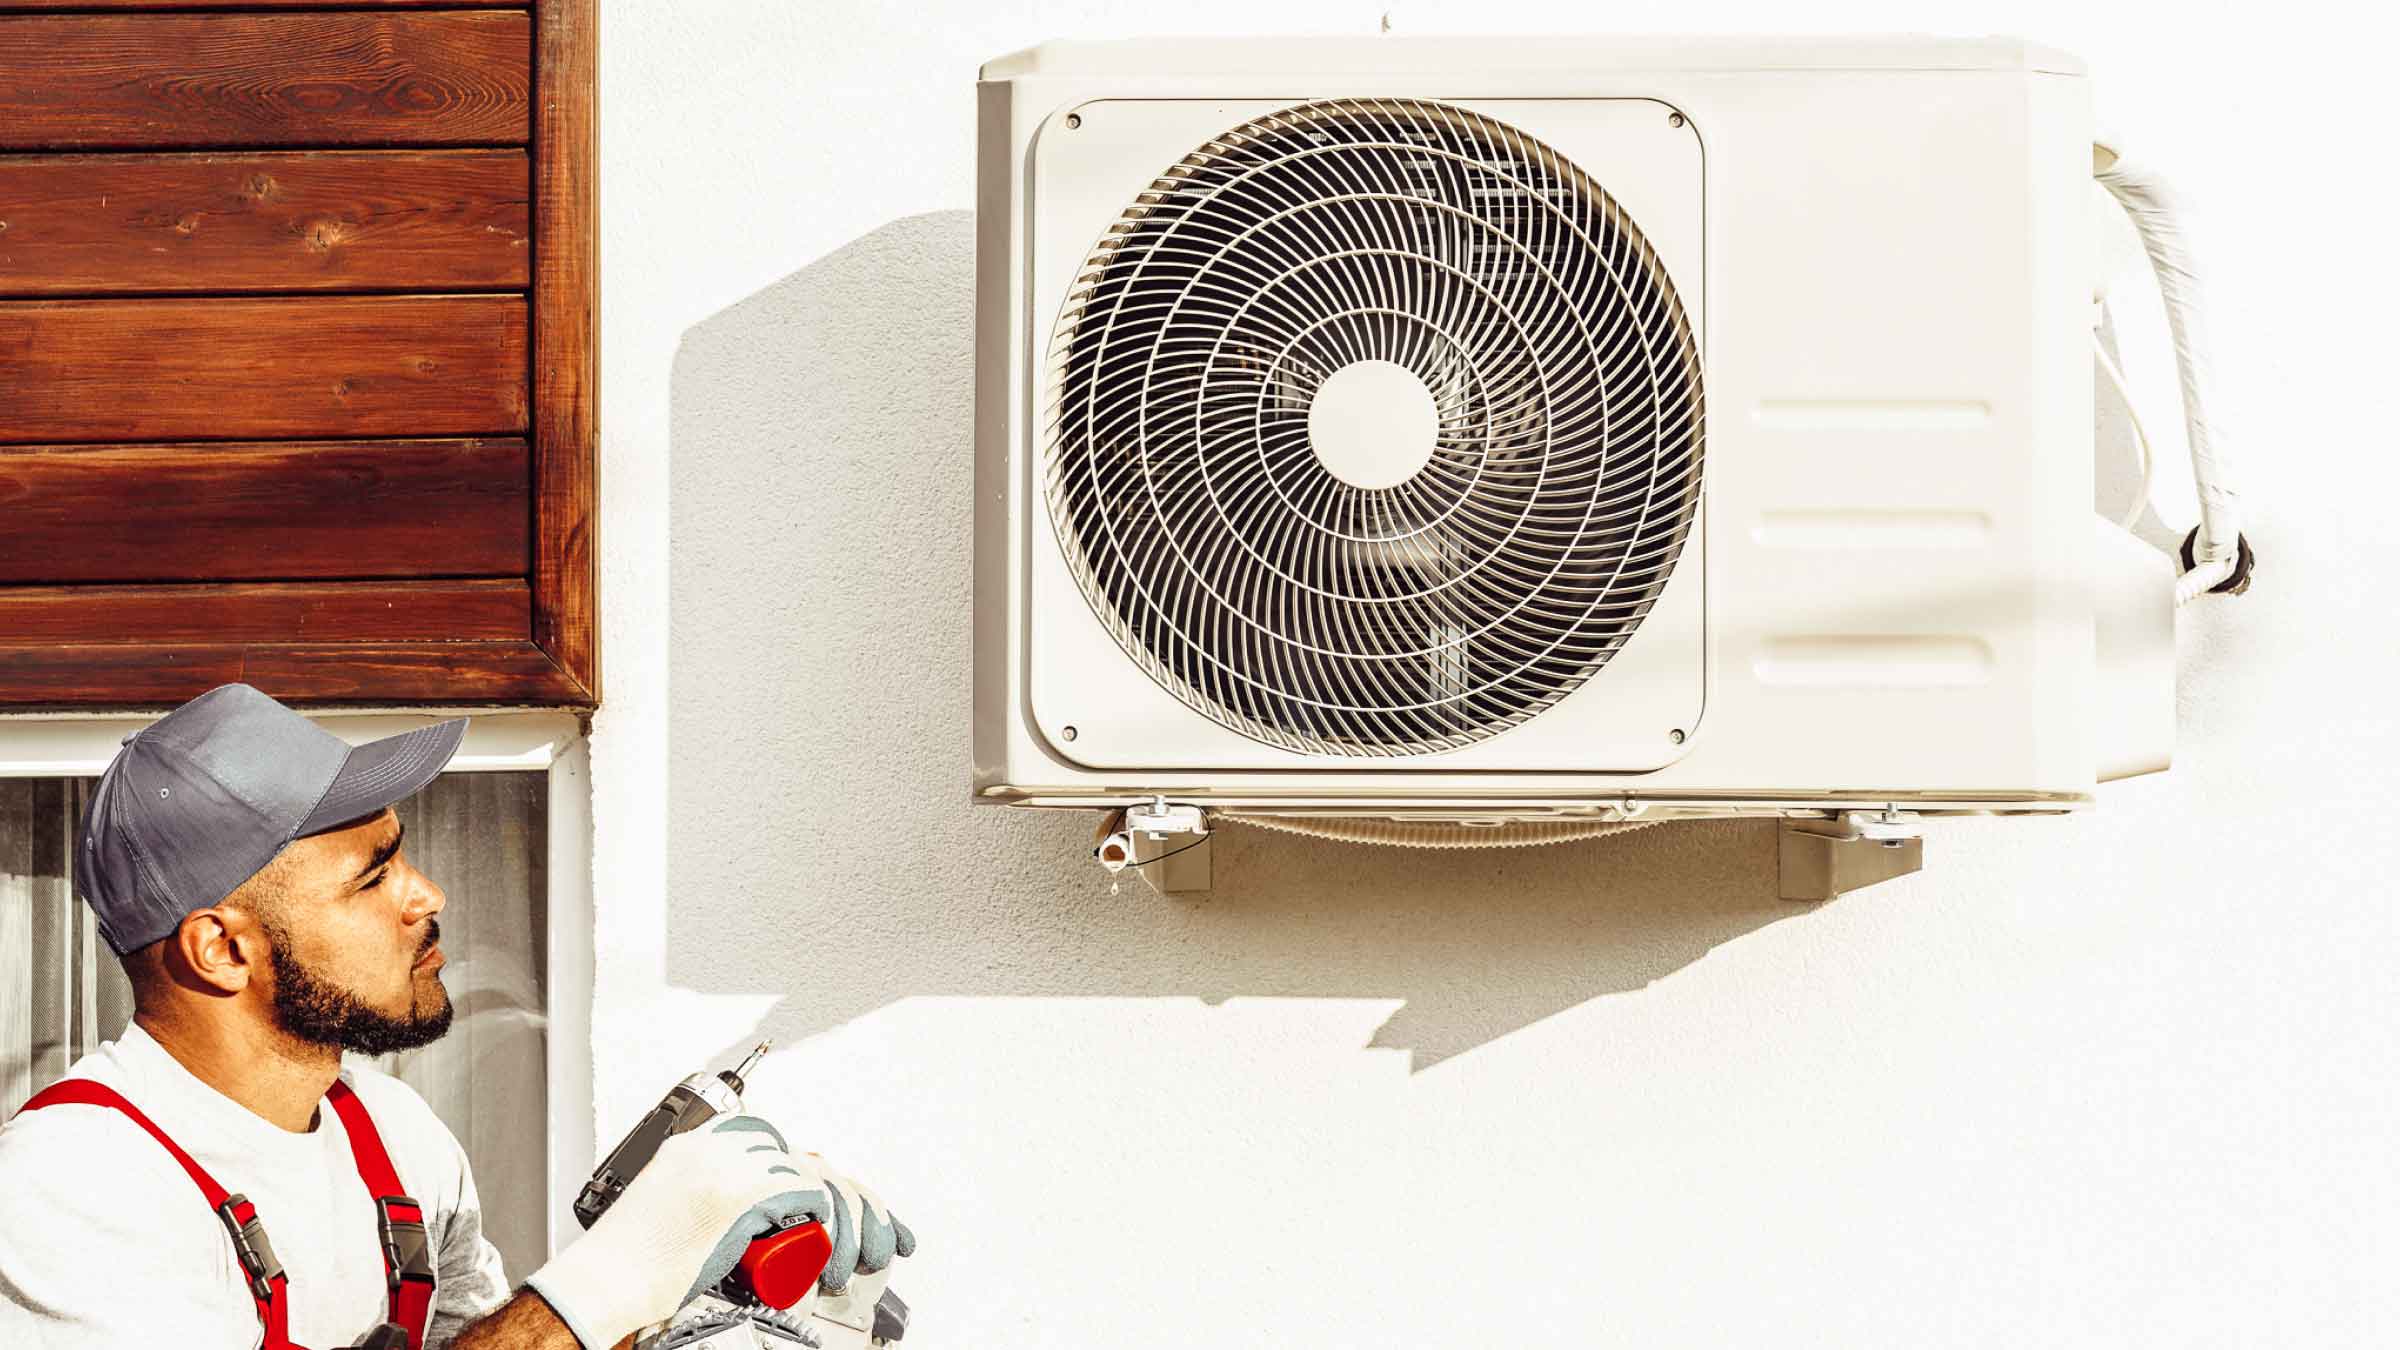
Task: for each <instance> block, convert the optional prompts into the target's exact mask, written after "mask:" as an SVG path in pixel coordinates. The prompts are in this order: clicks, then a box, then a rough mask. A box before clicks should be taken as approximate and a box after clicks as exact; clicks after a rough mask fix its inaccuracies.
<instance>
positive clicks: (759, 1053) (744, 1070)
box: [733, 1040, 775, 1078]
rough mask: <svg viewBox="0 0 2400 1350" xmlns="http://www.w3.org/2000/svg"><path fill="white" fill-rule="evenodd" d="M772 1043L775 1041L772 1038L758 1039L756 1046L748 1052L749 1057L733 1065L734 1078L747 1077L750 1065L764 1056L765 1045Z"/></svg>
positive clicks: (765, 1051) (765, 1052)
mask: <svg viewBox="0 0 2400 1350" xmlns="http://www.w3.org/2000/svg"><path fill="white" fill-rule="evenodd" d="M774 1043H775V1042H774V1041H772V1040H764V1041H760V1042H759V1043H758V1048H757V1049H755V1050H752V1051H751V1052H750V1057H749V1058H748V1059H745V1060H743V1061H742V1062H741V1063H739V1064H736V1065H734V1066H733V1076H734V1077H736V1078H748V1077H749V1076H750V1066H751V1065H753V1064H756V1063H758V1062H759V1061H760V1060H761V1059H764V1058H766V1054H767V1047H768V1046H771V1045H773V1044H774Z"/></svg>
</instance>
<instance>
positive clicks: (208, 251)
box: [0, 150, 532, 295]
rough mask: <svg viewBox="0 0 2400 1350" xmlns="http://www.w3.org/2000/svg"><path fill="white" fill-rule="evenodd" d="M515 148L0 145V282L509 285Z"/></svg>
mask: <svg viewBox="0 0 2400 1350" xmlns="http://www.w3.org/2000/svg"><path fill="white" fill-rule="evenodd" d="M528 175H529V169H528V166H527V161H526V157H525V152H524V151H522V150H420V151H375V150H351V151H331V152H323V153H311V152H290V151H286V152H280V153H263V154H213V155H212V154H201V155H10V156H0V295H109V294H116V293H128V292H162V291H215V292H228V291H278V290H420V291H449V290H467V289H474V288H479V287H490V288H499V287H519V288H521V287H523V286H525V285H526V284H527V281H528V279H529V277H530V275H531V270H532V269H531V267H530V266H529V265H528V255H529V253H530V250H529V248H528V247H527V245H528V244H529V243H530V242H531V232H530V228H529V226H528V217H529V211H528V209H527V205H526V203H527V200H528V191H529V187H530V184H529V181H528Z"/></svg>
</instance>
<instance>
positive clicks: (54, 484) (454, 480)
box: [0, 440, 530, 585]
mask: <svg viewBox="0 0 2400 1350" xmlns="http://www.w3.org/2000/svg"><path fill="white" fill-rule="evenodd" d="M525 461H526V450H525V443H524V442H523V441H520V440H438V441H336V442H322V443H300V444H293V443H288V442H279V443H270V444H244V443H232V444H208V445H134V446H90V447H76V448H73V449H34V450H26V449H17V450H0V514H5V517H6V519H7V521H8V528H7V529H5V530H0V583H6V584H14V585H24V584H32V583H57V582H81V581H146V582H165V581H248V580H276V581H283V580H295V579H300V578H311V577H345V578H367V577H473V576H523V575H524V574H525V569H526V537H525V535H526V528H527V526H526V522H527V520H528V518H529V515H530V512H529V511H528V505H527V493H528V479H527V475H526V462H525Z"/></svg>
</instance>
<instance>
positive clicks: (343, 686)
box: [0, 642, 581, 710]
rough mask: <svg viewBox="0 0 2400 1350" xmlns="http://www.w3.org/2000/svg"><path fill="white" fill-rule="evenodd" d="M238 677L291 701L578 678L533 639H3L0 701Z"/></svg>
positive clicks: (160, 702)
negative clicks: (91, 642) (63, 642)
mask: <svg viewBox="0 0 2400 1350" xmlns="http://www.w3.org/2000/svg"><path fill="white" fill-rule="evenodd" d="M235 680H239V681H242V682H244V683H247V684H251V685H255V686H257V687H258V688H260V689H262V690H264V691H266V692H267V693H268V694H270V695H272V696H274V697H275V698H279V699H282V700H284V701H285V702H287V703H298V704H340V705H344V706H359V705H379V704H406V705H416V706H424V705H427V704H461V703H533V704H567V705H574V704H575V703H576V702H577V700H578V699H579V698H580V696H581V686H580V685H577V684H576V683H575V682H574V681H573V680H571V679H569V678H567V677H566V675H565V674H563V673H562V672H561V671H560V670H559V668H558V666H557V664H556V663H555V662H553V661H551V659H550V657H549V656H548V655H547V654H546V653H544V652H543V651H542V649H541V648H539V647H537V646H535V645H534V644H532V643H531V642H422V643H394V644H368V643H357V642H325V643H255V644H250V645H237V644H230V643H228V644H213V645H209V644H202V645H171V644H160V645H149V644H136V643H112V644H106V645H96V646H56V645H53V646H43V647H0V707H9V708H15V709H18V710H33V709H41V708H76V709H93V710H104V709H117V708H127V709H133V708H139V709H154V708H160V709H163V708H171V707H174V706H175V705H177V704H179V703H182V702H184V701H185V700H186V699H190V698H192V697H194V696H196V695H199V694H204V693H206V692H208V691H209V690H210V689H213V688H215V687H216V686H218V685H220V684H225V683H228V682H230V681H235Z"/></svg>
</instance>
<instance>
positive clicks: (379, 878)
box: [359, 872, 384, 891]
mask: <svg viewBox="0 0 2400 1350" xmlns="http://www.w3.org/2000/svg"><path fill="white" fill-rule="evenodd" d="M383 878H384V873H382V872H377V873H376V874H375V879H374V880H373V881H370V882H368V883H367V884H366V885H364V886H361V887H359V889H360V890H362V891H371V890H374V889H375V888H376V887H378V886H380V885H382V884H383Z"/></svg>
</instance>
